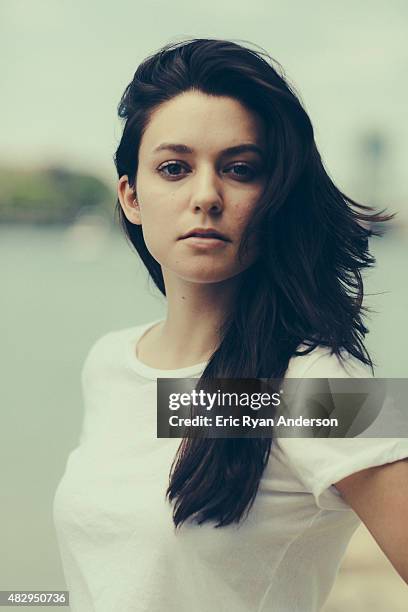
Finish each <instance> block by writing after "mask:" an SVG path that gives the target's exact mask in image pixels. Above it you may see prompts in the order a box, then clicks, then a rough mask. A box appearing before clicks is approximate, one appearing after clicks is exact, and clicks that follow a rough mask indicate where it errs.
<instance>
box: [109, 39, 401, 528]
mask: <svg viewBox="0 0 408 612" xmlns="http://www.w3.org/2000/svg"><path fill="white" fill-rule="evenodd" d="M192 89H195V90H198V91H201V92H203V93H206V94H209V95H219V96H230V97H232V98H235V99H237V100H238V101H239V102H241V103H242V104H243V105H244V106H245V107H246V108H248V109H249V110H252V111H255V112H257V113H258V114H259V115H261V117H262V118H263V119H264V121H265V124H266V126H267V134H266V136H267V143H268V159H267V172H268V182H267V186H266V189H265V192H264V194H263V196H262V198H261V199H260V201H259V202H258V205H257V208H256V210H255V212H254V214H253V217H252V218H251V220H250V222H249V223H248V226H247V227H246V230H245V232H244V235H243V237H242V242H241V245H240V254H242V252H243V250H244V249H245V248H246V246H247V244H248V238H249V236H251V234H252V232H254V231H257V232H259V240H260V255H259V258H258V259H257V261H256V262H255V263H254V264H253V265H252V266H251V267H250V268H248V269H247V270H245V271H244V272H243V273H242V275H241V280H242V282H241V284H240V287H239V293H238V299H237V300H236V301H235V303H234V306H233V308H232V310H231V311H230V312H228V313H225V321H224V322H223V325H222V327H221V329H220V330H219V331H220V338H221V342H220V344H219V346H218V348H217V350H216V351H215V352H214V354H213V355H212V357H211V359H210V360H209V362H208V364H207V366H206V368H205V370H204V373H203V375H202V377H201V379H200V382H204V383H205V381H209V380H211V379H214V378H259V377H260V378H274V379H282V378H283V377H284V375H285V372H286V370H287V367H288V363H289V360H290V358H291V357H292V356H293V355H295V354H306V353H309V352H311V351H312V350H314V349H315V348H316V347H317V346H318V345H322V346H325V347H330V349H331V351H332V353H334V354H336V355H338V356H339V357H340V358H342V357H343V351H347V352H348V353H349V354H350V355H352V356H354V357H355V358H357V359H358V360H360V361H361V362H362V363H364V364H367V365H369V366H370V367H371V368H372V367H373V364H372V361H371V359H370V356H369V354H368V352H367V350H366V348H365V346H364V343H363V340H364V337H365V335H366V333H367V332H368V329H367V328H366V326H365V325H364V322H363V319H362V314H363V312H364V311H365V310H367V309H366V308H365V307H363V305H362V301H363V283H362V277H361V270H362V269H363V268H367V267H369V266H372V265H373V264H374V263H375V260H374V258H373V257H372V255H371V254H370V252H369V243H368V238H369V236H370V235H371V234H376V235H380V232H379V231H375V230H374V229H373V228H374V226H375V224H376V223H377V222H383V221H387V220H389V219H390V218H391V217H392V215H383V214H382V213H383V212H384V211H381V212H380V213H375V211H374V210H373V209H372V208H371V207H369V206H365V205H362V204H359V203H357V202H355V201H354V200H352V199H351V198H349V197H348V196H346V195H345V194H344V193H342V192H341V191H340V190H339V189H338V188H337V187H336V186H335V185H334V183H333V181H332V180H331V178H330V177H329V175H328V173H327V171H326V170H325V168H324V165H323V163H322V160H321V157H320V155H319V152H318V150H317V147H316V143H315V140H314V133H313V127H312V124H311V122H310V119H309V117H308V115H307V113H306V111H305V109H304V107H303V105H302V104H301V102H300V100H299V97H298V95H296V93H295V91H294V88H293V86H291V85H290V84H289V82H288V80H287V78H286V77H285V76H284V73H283V70H282V68H281V66H280V65H279V64H278V63H277V62H276V61H275V60H273V59H272V58H271V57H270V56H269V55H268V54H267V53H266V52H265V51H260V50H259V51H254V50H252V49H250V48H248V47H245V46H242V45H241V44H238V43H235V42H232V41H228V40H216V39H193V40H187V41H184V42H182V43H173V44H169V45H166V46H165V47H163V48H162V49H160V50H159V51H158V52H157V53H155V54H154V55H152V56H150V57H148V58H147V59H145V60H144V61H143V62H142V63H141V64H140V65H139V67H138V68H137V70H136V72H135V75H134V77H133V79H132V81H131V82H130V83H129V85H128V86H127V88H126V90H125V92H124V94H123V96H122V99H121V101H120V104H119V115H120V117H121V118H122V119H123V120H124V129H123V135H122V138H121V141H120V143H119V146H118V149H117V151H116V155H115V163H116V168H117V172H118V176H119V177H121V176H123V175H127V176H128V179H129V183H130V184H131V185H133V186H135V185H134V183H135V177H136V171H137V165H138V151H139V145H140V141H141V138H142V135H143V132H144V130H145V128H146V126H147V125H148V123H149V119H150V116H151V114H152V112H153V110H154V109H156V108H157V107H158V106H159V105H160V104H162V103H163V102H165V101H167V100H170V99H171V98H173V97H175V96H177V95H178V94H181V93H182V92H185V91H188V90H192ZM117 212H118V214H119V217H120V222H121V224H122V227H123V229H124V231H125V233H126V236H127V238H128V239H129V240H130V242H131V243H132V245H133V246H134V248H135V249H136V250H137V252H138V254H139V255H140V257H141V259H142V260H143V262H144V264H145V265H146V267H147V269H148V271H149V273H150V275H151V277H152V279H153V281H154V283H155V284H156V286H157V287H158V289H159V290H160V291H161V293H162V294H163V295H165V294H166V292H165V286H164V282H163V276H162V271H161V267H160V265H159V263H158V262H157V261H156V260H155V259H154V258H153V257H152V255H151V254H150V253H149V251H148V249H147V247H146V244H145V242H144V239H143V234H142V230H141V227H140V226H139V225H134V224H132V223H130V222H129V221H128V220H127V218H126V217H125V215H124V214H123V212H122V209H121V206H120V205H119V203H118V204H117ZM302 343H303V344H304V345H305V346H306V348H305V349H303V351H302V352H300V351H297V349H298V348H299V347H300V345H301V344H302ZM271 444H272V440H271V439H267V438H257V439H253V438H252V439H244V438H242V439H216V440H212V439H211V440H210V439H198V438H184V439H183V441H182V443H181V445H180V448H179V450H178V453H177V455H176V458H175V461H174V463H173V466H172V472H171V475H170V484H169V488H168V491H167V495H168V497H169V500H170V501H174V522H175V524H176V526H180V525H181V524H182V523H183V522H184V521H186V520H188V519H191V520H195V521H197V522H198V523H202V522H205V521H212V522H214V523H215V526H217V527H221V526H223V525H228V524H230V523H232V522H238V521H240V520H241V519H242V518H243V517H244V515H246V514H247V513H248V512H249V510H250V508H251V506H252V503H253V501H254V499H255V496H256V493H257V490H258V486H259V482H260V479H261V476H262V473H263V470H264V468H265V465H266V463H267V461H268V458H269V454H270V450H271Z"/></svg>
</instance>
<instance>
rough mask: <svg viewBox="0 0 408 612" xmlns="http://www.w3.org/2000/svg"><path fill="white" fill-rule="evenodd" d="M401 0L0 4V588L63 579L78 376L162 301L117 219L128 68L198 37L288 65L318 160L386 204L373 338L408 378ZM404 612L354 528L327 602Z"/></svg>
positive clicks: (156, 313)
mask: <svg viewBox="0 0 408 612" xmlns="http://www.w3.org/2000/svg"><path fill="white" fill-rule="evenodd" d="M407 19H408V4H407V3H406V2H405V1H404V0H388V2H386V3H385V2H382V1H379V0H378V1H377V0H360V1H359V2H358V3H356V2H355V1H351V0H343V2H341V3H339V2H334V1H330V0H329V1H327V0H309V1H308V2H302V1H301V0H298V1H295V0H286V1H285V2H283V1H282V0H280V1H279V2H277V1H275V0H269V1H268V2H266V1H265V0H252V2H251V3H250V4H248V3H244V2H241V3H240V2H237V1H234V2H232V1H231V0H224V2H222V3H219V2H216V1H215V0H207V1H206V2H204V3H202V4H201V5H199V4H198V3H195V4H194V5H193V4H192V3H191V2H186V1H178V0H174V1H173V2H165V0H150V1H149V2H146V1H138V2H135V1H131V0H122V1H121V2H120V3H119V2H109V1H105V2H101V1H98V2H96V1H95V0H88V1H87V2H82V1H79V0H1V1H0V48H1V53H0V64H1V75H2V95H1V99H0V110H1V112H0V118H1V139H0V262H1V264H0V265H1V296H2V297H1V305H2V310H1V316H0V328H1V339H2V340H1V343H0V358H1V364H2V365H1V372H2V374H3V380H2V383H1V396H2V405H1V419H2V421H1V443H0V460H1V483H0V484H1V487H0V491H1V500H0V501H1V505H0V508H1V510H0V513H1V519H2V520H1V527H0V538H1V542H0V545H1V550H2V553H3V554H2V559H1V561H0V589H3V590H6V589H7V590H9V589H20V590H23V589H26V590H28V589H37V590H40V589H44V590H47V589H48V590H49V589H64V588H65V583H64V577H63V573H62V568H61V564H60V560H59V554H58V549H57V544H56V539H55V533H54V528H53V524H52V500H53V496H54V492H55V489H56V487H57V484H58V482H59V479H60V478H61V476H62V473H63V471H64V468H65V462H66V458H67V456H68V454H69V452H70V451H71V450H72V449H73V448H74V447H75V446H77V443H78V437H79V432H80V427H81V420H82V403H81V402H82V400H81V389H80V371H81V367H82V364H83V360H84V358H85V356H86V353H87V351H88V350H89V347H90V346H91V344H92V343H93V342H94V340H95V339H96V338H97V337H98V336H100V335H102V334H104V333H105V332H107V331H110V330H113V329H120V328H123V327H129V326H133V325H137V324H139V323H143V322H148V321H150V320H153V319H154V318H158V317H160V316H162V315H163V314H164V312H165V303H164V301H163V299H162V297H161V296H160V295H159V294H158V292H157V291H156V290H154V289H153V285H152V283H150V282H149V281H148V279H147V274H146V272H145V271H144V269H143V268H142V265H141V264H140V263H139V261H138V259H137V256H136V254H134V253H133V252H132V250H131V248H130V247H129V246H128V245H127V243H126V241H125V239H124V237H123V236H122V234H121V233H120V231H119V229H118V227H117V224H116V225H115V223H114V217H113V209H114V204H115V195H114V194H115V180H116V176H115V171H114V165H113V160H112V157H113V154H114V151H115V148H116V146H117V144H118V140H119V136H120V127H121V126H120V122H119V120H118V119H117V115H116V108H117V104H118V101H119V99H120V96H121V94H122V92H123V90H124V88H125V86H126V85H127V83H128V82H129V81H130V80H131V78H132V75H133V73H134V71H135V69H136V67H137V65H138V64H139V63H140V61H142V60H143V59H144V58H145V57H146V56H147V55H148V54H150V53H152V52H153V51H155V50H157V49H158V48H159V47H161V46H162V45H163V44H165V43H168V42H175V41H178V40H182V39H184V38H192V37H210V38H211V37H215V38H228V39H234V40H236V41H237V42H239V41H242V42H245V41H248V43H255V44H257V45H260V46H262V47H263V48H264V49H266V50H267V51H268V52H269V53H270V54H271V55H272V56H273V57H274V58H275V59H277V60H278V61H279V62H280V63H281V64H282V65H283V67H284V69H285V72H286V74H287V76H288V78H289V80H290V81H291V82H292V83H293V84H294V86H295V87H296V88H297V90H298V92H300V94H301V98H302V100H303V103H304V105H305V107H306V110H307V111H308V113H309V115H310V117H311V120H312V122H313V125H314V128H315V133H316V140H317V144H318V147H319V149H320V152H321V154H322V157H323V159H324V161H325V164H326V167H327V169H328V171H329V173H330V175H331V176H332V178H333V179H334V180H335V182H336V184H337V185H338V186H339V187H340V189H342V190H343V191H344V192H345V193H347V194H348V195H350V196H351V197H352V198H354V199H356V200H357V201H361V202H363V203H367V204H371V205H375V206H377V207H380V208H384V207H387V208H388V210H390V211H398V215H397V217H396V219H395V220H394V221H393V222H392V224H391V229H390V231H389V232H388V233H387V235H386V236H385V237H384V238H382V239H377V238H374V239H372V243H371V247H372V250H373V252H374V254H375V256H376V258H377V267H376V268H375V269H374V270H373V271H371V272H370V273H369V274H368V275H366V291H367V298H366V305H367V306H369V307H370V308H372V311H371V314H370V317H369V319H368V320H367V324H368V326H369V328H370V334H369V336H368V337H367V347H368V349H369V351H370V352H371V354H372V357H373V359H374V361H375V362H376V364H377V368H376V374H377V376H380V377H404V378H405V377H407V370H408V367H407V361H406V358H405V347H406V341H407V334H406V317H407V307H408V288H407V284H406V280H404V279H405V278H406V275H405V267H406V264H407V251H408V203H407V202H408V173H407V172H406V167H407V162H408V138H407V135H408V134H407V132H408V122H407V121H406V109H407V102H408V100H407V98H408V82H407V79H406V74H407V69H408V47H407V44H406V32H407ZM350 609H352V610H358V611H362V612H365V611H366V610H367V611H368V610H370V612H385V611H386V612H389V611H393V612H394V611H395V612H399V611H401V612H402V611H403V610H404V611H406V610H407V609H408V589H407V587H406V585H405V584H404V583H403V581H402V579H401V578H400V577H399V576H398V574H397V573H396V572H395V570H394V569H393V568H392V566H391V565H390V563H389V562H388V560H387V559H386V558H385V556H384V555H383V554H382V552H381V551H380V549H379V548H378V546H377V545H376V544H375V542H374V541H373V540H372V538H371V536H370V535H369V534H368V533H367V532H366V531H365V530H364V529H363V528H359V530H358V531H357V533H356V535H355V537H354V538H353V540H352V543H351V545H350V547H349V550H348V553H347V555H346V558H345V559H344V562H343V564H342V568H341V570H340V574H339V578H338V580H337V582H336V585H335V588H334V590H333V592H332V593H331V595H330V598H329V601H328V602H327V605H326V606H325V609H324V612H342V611H344V610H350Z"/></svg>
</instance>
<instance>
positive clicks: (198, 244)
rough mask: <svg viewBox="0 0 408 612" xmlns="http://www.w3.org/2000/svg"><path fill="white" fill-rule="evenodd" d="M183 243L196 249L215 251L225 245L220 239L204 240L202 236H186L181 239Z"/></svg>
mask: <svg viewBox="0 0 408 612" xmlns="http://www.w3.org/2000/svg"><path fill="white" fill-rule="evenodd" d="M183 242H185V243H187V244H188V245H189V246H191V247H195V248H197V249H216V248H219V247H222V246H225V245H226V244H227V241H226V240H222V239H221V238H213V237H211V238H205V237H204V236H187V238H183Z"/></svg>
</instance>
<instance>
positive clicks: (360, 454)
mask: <svg viewBox="0 0 408 612" xmlns="http://www.w3.org/2000/svg"><path fill="white" fill-rule="evenodd" d="M294 376H296V373H294ZM371 376H372V374H371V371H370V369H369V368H368V367H367V366H365V365H364V364H361V362H359V361H358V360H357V359H355V358H353V357H350V356H348V357H347V358H346V360H345V362H341V361H340V360H339V359H338V358H337V357H336V356H335V355H330V353H329V351H323V352H321V353H320V355H318V356H317V358H315V359H314V360H313V362H312V364H311V366H310V367H308V368H307V369H306V370H304V371H303V373H302V377H304V378H336V377H340V378H348V377H355V378H369V377H371ZM363 436H364V434H362V436H361V437H359V436H356V437H353V438H293V437H291V438H283V437H282V438H278V439H277V440H276V443H277V444H278V445H279V447H280V448H281V451H282V452H283V453H284V454H285V456H286V458H287V461H288V464H289V466H290V467H291V468H292V469H293V471H294V472H295V474H296V475H297V477H298V478H299V480H300V481H301V482H302V484H303V485H304V487H305V489H306V491H308V492H310V493H311V494H312V495H313V497H314V499H315V502H316V505H317V506H318V507H319V508H322V509H327V510H342V509H343V510H345V509H349V508H350V507H349V505H348V504H347V503H346V502H345V500H344V499H343V498H342V497H341V495H340V493H339V492H338V490H337V489H336V488H335V487H334V486H333V485H334V483H336V482H338V481H339V480H342V479H343V478H345V477H346V476H349V475H351V474H354V473H355V472H359V471H361V470H364V469H366V468H370V467H375V466H380V465H384V464H386V463H392V462H394V461H399V460H401V459H406V458H407V457H408V438H384V437H377V438H376V437H363Z"/></svg>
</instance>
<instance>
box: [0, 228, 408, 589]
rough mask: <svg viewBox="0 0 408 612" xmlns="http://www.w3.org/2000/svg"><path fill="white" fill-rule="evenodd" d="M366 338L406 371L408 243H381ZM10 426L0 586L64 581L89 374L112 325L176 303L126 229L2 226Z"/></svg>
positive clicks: (386, 364) (376, 354) (394, 369)
mask: <svg viewBox="0 0 408 612" xmlns="http://www.w3.org/2000/svg"><path fill="white" fill-rule="evenodd" d="M373 246H374V252H375V254H376V256H377V258H378V268H377V269H376V271H375V272H373V273H371V274H370V278H369V280H368V281H367V291H368V292H370V293H371V292H385V293H381V294H380V295H376V296H371V297H370V298H369V299H368V300H367V304H368V305H370V306H371V307H373V308H375V310H376V311H377V314H373V315H372V319H371V324H370V325H369V327H370V328H371V333H370V335H369V336H368V341H367V346H368V348H369V350H370V351H371V352H372V354H373V358H374V359H375V361H376V362H377V363H378V368H377V371H376V374H377V376H384V377H406V376H407V371H408V367H407V359H406V357H405V347H406V320H407V312H408V287H407V284H406V281H405V270H404V268H405V266H406V263H407V252H408V241H407V240H406V239H405V241H404V240H403V239H401V238H397V237H394V236H392V237H389V238H387V239H384V241H383V242H381V241H376V242H374V243H373ZM0 261H1V264H2V272H1V289H2V299H1V304H2V314H1V318H0V330H1V338H2V342H1V344H0V355H1V364H2V368H1V371H2V374H3V381H2V398H3V401H2V427H1V433H2V437H1V444H0V448H1V450H0V460H1V465H2V466H3V469H2V474H1V479H2V487H1V516H2V529H1V540H2V542H1V548H2V552H3V554H2V561H1V572H0V589H4V590H5V589H26V590H27V589H52V588H53V589H64V588H65V583H64V579H63V574H62V569H61V565H60V560H59V555H58V549H57V545H56V540H55V534H54V528H53V525H52V499H53V495H54V492H55V489H56V486H57V484H58V481H59V479H60V478H61V475H62V473H63V470H64V466H65V461H66V458H67V455H68V453H69V451H70V450H71V449H72V448H74V447H75V446H76V444H77V440H78V435H79V430H80V426H81V419H82V404H81V390H80V378H79V377H80V370H81V367H82V363H83V360H84V357H85V355H86V352H87V351H88V349H89V347H90V345H91V343H92V342H93V341H94V340H95V339H96V338H97V337H98V336H100V335H102V334H103V333H105V332H106V331H110V330H113V329H120V328H123V327H128V326H132V325H137V324H139V323H142V322H145V321H146V322H147V321H150V320H153V319H156V318H158V317H161V316H162V315H163V314H164V312H165V304H164V300H163V298H162V297H161V296H160V295H159V293H158V292H157V291H156V290H155V289H153V285H152V284H148V281H147V273H146V272H145V271H144V268H142V266H141V264H139V262H138V259H137V255H136V254H135V253H134V252H132V250H131V249H130V247H129V246H128V245H127V243H126V241H125V239H124V238H123V237H122V235H121V234H119V233H115V232H114V233H109V232H107V231H106V230H105V229H104V228H103V227H101V228H87V227H85V226H84V227H77V228H75V229H72V230H70V231H69V232H68V233H67V231H66V229H64V228H57V229H36V228H29V227H26V228H13V227H1V228H0Z"/></svg>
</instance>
